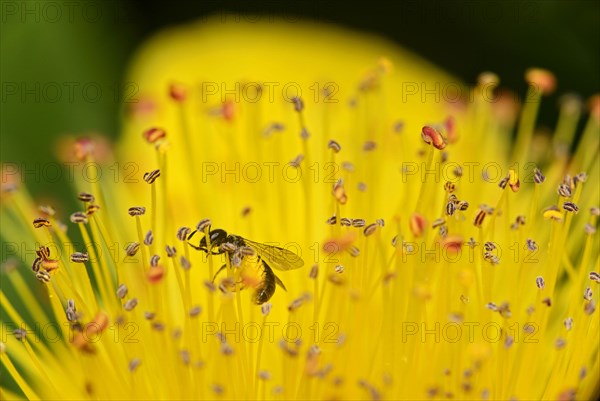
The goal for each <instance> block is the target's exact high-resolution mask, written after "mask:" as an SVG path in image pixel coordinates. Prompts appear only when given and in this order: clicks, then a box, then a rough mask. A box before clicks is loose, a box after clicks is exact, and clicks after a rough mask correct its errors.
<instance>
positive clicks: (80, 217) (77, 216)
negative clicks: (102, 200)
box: [71, 212, 88, 224]
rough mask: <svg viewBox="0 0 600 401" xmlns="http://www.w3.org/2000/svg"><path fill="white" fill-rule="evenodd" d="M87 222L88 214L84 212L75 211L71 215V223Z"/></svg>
mask: <svg viewBox="0 0 600 401" xmlns="http://www.w3.org/2000/svg"><path fill="white" fill-rule="evenodd" d="M87 222H88V218H87V215H86V214H85V213H83V212H75V213H73V214H72V215H71V223H75V224H81V223H83V224H87Z"/></svg>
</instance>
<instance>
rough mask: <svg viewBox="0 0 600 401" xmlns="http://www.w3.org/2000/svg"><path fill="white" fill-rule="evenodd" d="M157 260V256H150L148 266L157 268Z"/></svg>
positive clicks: (158, 257)
mask: <svg viewBox="0 0 600 401" xmlns="http://www.w3.org/2000/svg"><path fill="white" fill-rule="evenodd" d="M159 260H160V256H158V255H152V256H151V257H150V266H152V267H156V266H158V261H159Z"/></svg>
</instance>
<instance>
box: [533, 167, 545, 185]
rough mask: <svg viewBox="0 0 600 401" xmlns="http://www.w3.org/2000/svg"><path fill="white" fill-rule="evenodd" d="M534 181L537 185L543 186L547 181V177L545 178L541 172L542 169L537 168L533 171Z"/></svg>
mask: <svg viewBox="0 0 600 401" xmlns="http://www.w3.org/2000/svg"><path fill="white" fill-rule="evenodd" d="M533 181H534V182H535V183H536V184H541V183H543V182H544V181H546V177H545V176H544V174H542V172H541V171H540V169H539V168H537V167H536V168H535V169H534V170H533Z"/></svg>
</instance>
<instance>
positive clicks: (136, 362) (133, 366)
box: [129, 358, 142, 373]
mask: <svg viewBox="0 0 600 401" xmlns="http://www.w3.org/2000/svg"><path fill="white" fill-rule="evenodd" d="M141 363H142V361H141V359H140V358H133V359H132V360H131V361H129V371H130V372H131V373H133V372H135V371H136V369H137V368H138V366H140V364H141Z"/></svg>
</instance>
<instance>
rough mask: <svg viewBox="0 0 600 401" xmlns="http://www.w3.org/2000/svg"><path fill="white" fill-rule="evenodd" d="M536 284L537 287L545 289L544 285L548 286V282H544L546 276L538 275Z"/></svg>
mask: <svg viewBox="0 0 600 401" xmlns="http://www.w3.org/2000/svg"><path fill="white" fill-rule="evenodd" d="M535 285H537V288H539V289H540V290H543V289H544V287H545V286H546V283H545V282H544V278H543V277H542V276H537V277H536V278H535Z"/></svg>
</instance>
